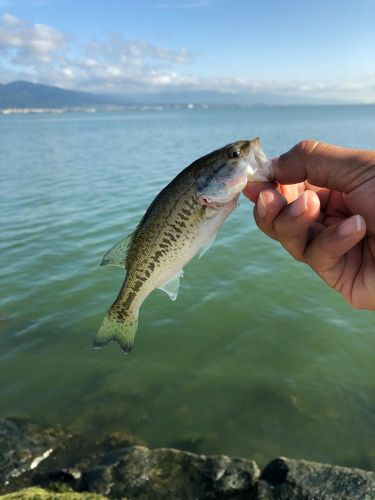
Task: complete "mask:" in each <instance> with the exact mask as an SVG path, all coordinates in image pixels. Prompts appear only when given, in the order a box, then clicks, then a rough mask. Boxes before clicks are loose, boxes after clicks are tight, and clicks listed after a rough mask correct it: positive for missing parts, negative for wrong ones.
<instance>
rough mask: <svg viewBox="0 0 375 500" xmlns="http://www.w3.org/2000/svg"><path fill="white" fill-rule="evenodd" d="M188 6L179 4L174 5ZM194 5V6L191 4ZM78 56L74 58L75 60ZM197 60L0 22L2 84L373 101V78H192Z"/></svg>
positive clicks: (8, 19) (151, 47)
mask: <svg viewBox="0 0 375 500" xmlns="http://www.w3.org/2000/svg"><path fill="white" fill-rule="evenodd" d="M185 3H186V4H187V3H188V2H180V5H183V4H185ZM191 3H194V4H198V3H199V2H198V1H197V2H194V1H193V2H191ZM78 54H79V55H78ZM195 57H197V55H196V54H194V53H192V52H191V51H189V50H188V49H186V48H180V49H177V50H176V49H172V48H169V47H162V46H158V45H155V44H152V43H150V42H148V41H145V40H136V41H129V40H124V39H123V38H122V37H121V36H118V35H111V36H109V37H108V38H107V39H106V40H104V41H93V42H90V43H86V44H81V45H80V44H77V43H75V44H74V40H71V39H69V37H68V36H67V35H66V34H65V33H63V32H61V31H58V30H56V29H54V28H52V27H50V26H46V25H43V24H31V23H28V22H26V21H24V20H22V19H19V18H17V17H15V16H13V15H11V14H5V15H2V16H0V75H1V79H2V81H3V82H5V81H11V80H16V79H26V80H31V81H38V82H42V83H47V84H51V85H58V86H61V87H66V88H75V89H81V90H87V91H92V92H112V93H117V94H122V93H137V92H157V91H160V90H217V91H221V92H229V93H233V94H234V93H254V92H271V93H279V94H283V95H291V94H293V95H300V96H309V97H319V98H328V99H344V100H345V99H349V100H350V99H351V100H362V101H373V102H374V101H375V74H374V73H372V74H368V75H365V76H363V75H362V76H359V77H358V78H356V79H350V80H349V79H346V80H345V79H341V80H339V81H302V80H300V81H295V80H293V81H285V80H267V81H264V80H251V79H245V78H238V77H235V76H226V75H222V76H221V75H214V76H211V77H202V76H199V75H197V74H193V73H192V71H191V62H192V61H194V58H195Z"/></svg>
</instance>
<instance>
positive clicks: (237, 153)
mask: <svg viewBox="0 0 375 500" xmlns="http://www.w3.org/2000/svg"><path fill="white" fill-rule="evenodd" d="M228 154H229V158H239V157H240V156H241V151H240V150H239V149H236V148H231V149H230V150H229V153H228Z"/></svg>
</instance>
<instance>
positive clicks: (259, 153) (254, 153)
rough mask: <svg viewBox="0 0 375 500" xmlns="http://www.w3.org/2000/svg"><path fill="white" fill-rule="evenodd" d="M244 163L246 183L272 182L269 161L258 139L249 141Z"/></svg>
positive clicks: (272, 176) (272, 177)
mask: <svg viewBox="0 0 375 500" xmlns="http://www.w3.org/2000/svg"><path fill="white" fill-rule="evenodd" d="M245 161H246V163H247V165H246V175H247V180H248V182H272V181H273V180H274V175H273V171H272V163H271V160H270V159H268V158H267V156H266V155H265V153H264V151H263V148H262V145H261V143H260V140H259V138H258V137H257V138H256V139H254V140H252V141H250V147H249V150H248V153H247V155H246V156H245Z"/></svg>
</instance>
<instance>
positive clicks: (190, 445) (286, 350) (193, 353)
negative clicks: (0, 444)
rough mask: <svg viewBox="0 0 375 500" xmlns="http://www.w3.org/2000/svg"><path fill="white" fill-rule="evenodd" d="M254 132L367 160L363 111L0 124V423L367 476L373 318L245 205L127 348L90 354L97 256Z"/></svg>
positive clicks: (156, 304)
mask: <svg viewBox="0 0 375 500" xmlns="http://www.w3.org/2000/svg"><path fill="white" fill-rule="evenodd" d="M255 136H260V138H261V140H262V143H263V146H264V149H265V152H266V154H267V155H269V156H275V155H278V154H280V153H282V152H284V151H286V150H287V149H289V148H290V147H291V146H293V145H294V144H295V143H296V142H298V141H299V140H301V139H303V138H309V137H310V138H314V139H320V140H324V141H327V142H332V143H337V144H342V145H346V146H351V147H358V148H375V107H374V106H358V107H356V106H347V107H334V106H333V107H254V108H248V109H240V108H235V107H232V108H231V107H228V108H222V109H196V108H194V109H159V110H146V111H141V110H132V111H124V112H118V113H65V114H61V115H50V114H42V115H26V116H18V115H8V116H0V174H1V179H0V220H1V227H0V229H1V237H0V261H1V271H0V276H1V282H0V284H1V292H0V293H1V295H0V417H5V416H21V417H27V418H32V419H36V420H37V421H40V422H47V423H50V424H64V425H69V426H71V427H73V428H75V429H77V430H81V429H84V430H86V431H87V432H92V433H95V434H98V433H107V432H110V431H114V430H116V431H124V432H130V433H132V434H134V435H135V436H137V437H138V438H140V439H142V440H144V441H145V442H146V443H147V444H148V445H150V446H152V447H157V446H173V447H178V448H182V449H188V450H192V451H197V452H202V453H225V454H230V455H237V456H242V457H251V458H254V459H256V460H257V461H258V462H259V463H260V464H263V463H265V462H266V461H267V460H269V459H271V458H274V457H275V456H278V455H284V456H288V457H293V458H305V459H310V460H318V461H324V462H331V463H336V464H343V465H350V466H359V467H363V468H371V467H374V464H375V442H374V441H375V438H374V429H375V363H374V352H375V328H374V326H375V321H374V319H375V315H374V313H373V312H364V311H354V310H352V309H351V307H350V306H349V305H347V304H346V303H345V302H344V301H343V300H342V299H341V298H340V296H339V295H338V294H337V293H336V292H335V291H333V290H331V289H330V288H328V287H327V286H326V285H325V284H324V283H322V282H321V281H320V280H319V279H318V278H317V277H316V276H315V275H314V273H313V272H312V271H311V270H310V269H309V268H307V267H306V266H304V265H303V264H301V263H298V262H296V261H294V260H293V259H292V258H291V257H290V256H289V255H287V254H286V253H285V251H284V250H283V249H282V248H281V247H280V246H279V245H278V244H277V243H276V242H274V241H272V240H270V239H268V238H267V237H266V236H265V235H264V234H262V233H261V232H260V231H259V230H258V229H257V227H256V225H255V224H254V221H253V216H252V204H251V203H250V202H249V201H248V200H246V199H245V198H244V197H242V198H241V205H240V207H239V208H238V209H237V210H236V211H235V212H234V213H233V214H232V215H231V216H230V217H229V218H228V220H227V221H226V222H225V224H224V226H223V227H222V229H221V231H220V234H219V237H218V238H217V240H216V242H215V244H214V246H213V247H212V249H211V250H210V251H209V252H208V253H207V254H206V255H205V256H204V258H202V259H200V260H198V259H194V260H193V261H192V262H190V263H189V264H188V266H186V269H185V275H184V278H183V280H182V283H181V286H180V293H179V297H178V299H177V301H176V302H171V301H170V300H169V299H168V297H167V295H166V294H164V293H163V292H161V291H159V290H156V291H155V292H153V293H152V294H151V296H150V297H149V298H148V299H147V300H146V301H145V303H144V305H143V307H142V310H141V315H140V321H139V330H138V334H137V337H136V342H135V347H134V349H133V351H132V353H131V354H130V355H127V356H125V355H123V354H122V352H121V351H120V350H119V348H118V346H117V345H114V344H112V345H110V346H108V347H107V348H106V349H103V350H93V349H92V348H91V343H92V339H93V335H94V333H95V331H96V329H97V328H98V326H99V325H100V322H101V320H102V318H103V316H104V314H105V312H106V310H107V308H108V307H109V306H110V304H111V303H112V301H113V300H114V298H115V297H116V295H117V292H118V290H119V288H120V286H121V283H122V280H123V277H124V273H123V270H122V269H120V268H111V267H107V268H100V267H99V264H100V261H101V258H102V256H103V254H104V253H105V252H106V251H107V250H108V249H109V248H110V247H111V246H112V244H113V243H115V242H116V241H118V240H119V239H121V238H122V237H124V236H125V235H126V234H128V233H129V232H131V231H132V229H133V228H134V227H135V226H136V224H137V222H138V221H139V219H140V217H141V216H142V214H143V213H144V211H145V209H146V208H147V206H148V204H149V203H150V202H151V201H152V199H153V198H154V196H155V195H156V194H157V193H158V192H159V190H160V189H161V188H162V187H163V186H164V185H166V184H167V183H168V182H169V181H170V180H171V179H172V178H173V177H174V176H175V175H176V174H177V173H178V172H179V171H180V170H181V169H183V168H184V167H185V166H186V165H188V164H189V163H191V162H192V161H193V160H195V159H196V158H198V157H200V156H202V155H204V154H206V153H208V152H209V151H211V150H213V149H216V148H217V147H221V146H223V145H225V144H227V143H228V142H231V141H234V140H237V139H243V138H253V137H255Z"/></svg>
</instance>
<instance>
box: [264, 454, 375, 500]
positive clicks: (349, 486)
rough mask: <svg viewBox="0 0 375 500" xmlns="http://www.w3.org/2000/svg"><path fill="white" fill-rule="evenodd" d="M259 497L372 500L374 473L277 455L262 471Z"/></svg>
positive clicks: (290, 499)
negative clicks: (278, 456)
mask: <svg viewBox="0 0 375 500" xmlns="http://www.w3.org/2000/svg"><path fill="white" fill-rule="evenodd" d="M257 496H258V498H259V500H272V499H277V500H297V499H298V500H343V499H345V500H373V499H375V473H374V472H367V471H363V470H360V469H351V468H347V467H339V466H333V465H327V464H320V463H316V462H307V461H305V460H290V459H288V458H283V457H281V458H276V459H275V460H272V462H270V463H269V464H268V465H267V466H266V467H265V468H264V470H263V472H262V475H261V480H260V481H259V483H258V492H257Z"/></svg>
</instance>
